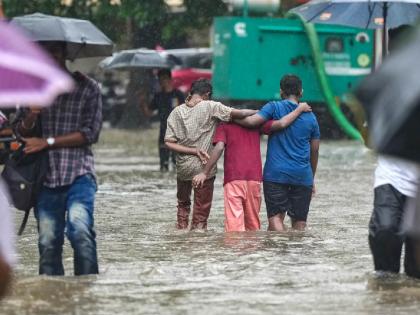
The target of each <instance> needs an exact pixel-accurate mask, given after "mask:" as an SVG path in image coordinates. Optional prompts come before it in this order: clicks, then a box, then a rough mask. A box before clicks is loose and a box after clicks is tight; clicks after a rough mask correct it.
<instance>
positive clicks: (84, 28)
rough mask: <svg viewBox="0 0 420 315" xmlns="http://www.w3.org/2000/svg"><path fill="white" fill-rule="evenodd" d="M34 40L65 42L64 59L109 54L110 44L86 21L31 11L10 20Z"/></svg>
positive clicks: (107, 39) (106, 38)
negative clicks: (31, 12) (28, 13)
mask: <svg viewBox="0 0 420 315" xmlns="http://www.w3.org/2000/svg"><path fill="white" fill-rule="evenodd" d="M11 23H13V24H15V25H18V26H19V27H20V28H22V29H23V30H24V31H25V32H26V33H27V34H28V36H29V38H31V39H32V40H34V41H39V42H49V41H54V42H55V41H58V42H65V43H66V58H67V59H70V60H74V59H76V58H84V57H100V56H109V55H111V54H112V49H113V43H112V41H111V40H110V39H109V38H108V37H107V36H106V35H105V34H104V33H102V32H101V31H100V30H99V29H98V28H97V27H96V26H95V25H93V24H92V23H91V22H89V21H87V20H80V19H72V18H64V17H59V16H52V15H45V14H41V13H34V14H30V15H23V16H19V17H15V18H13V19H12V21H11Z"/></svg>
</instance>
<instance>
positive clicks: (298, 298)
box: [0, 131, 420, 315]
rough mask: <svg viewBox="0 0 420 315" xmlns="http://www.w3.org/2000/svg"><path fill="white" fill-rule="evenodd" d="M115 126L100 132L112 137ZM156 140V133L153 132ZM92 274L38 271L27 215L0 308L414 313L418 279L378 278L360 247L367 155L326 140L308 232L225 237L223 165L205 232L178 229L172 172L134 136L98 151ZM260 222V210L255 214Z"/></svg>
mask: <svg viewBox="0 0 420 315" xmlns="http://www.w3.org/2000/svg"><path fill="white" fill-rule="evenodd" d="M109 134H112V131H111V132H108V135H109ZM153 141H155V140H153ZM96 156H97V170H98V175H99V178H100V186H99V192H98V195H97V212H96V227H97V232H98V250H99V259H100V260H99V262H100V271H101V274H100V275H99V276H90V277H78V278H75V277H73V276H70V275H71V274H72V258H71V250H70V248H69V245H68V243H66V249H65V253H66V255H65V257H66V258H65V267H66V271H67V274H69V276H66V277H39V276H38V275H37V268H38V265H37V260H38V253H37V245H36V240H37V235H36V229H35V222H34V221H35V220H34V219H31V220H30V224H29V226H28V228H27V230H26V231H25V234H24V236H23V237H21V238H20V239H19V243H18V250H19V254H20V262H19V265H18V266H17V279H16V283H15V287H14V289H13V293H12V296H11V297H9V298H8V299H7V300H5V301H3V302H2V305H1V306H0V314H19V315H20V314H77V315H78V314H81V315H87V314H110V315H115V314H274V313H277V314H418V313H419V312H420V282H417V281H414V280H410V279H407V278H405V277H404V276H403V275H401V276H397V277H395V278H394V279H388V280H383V279H382V280H381V279H377V278H376V277H375V276H374V274H373V273H372V262H371V257H370V253H369V249H368V245H367V223H368V219H369V215H370V211H371V204H372V179H373V178H372V174H373V168H374V162H375V158H374V156H373V155H372V154H371V153H370V152H369V151H368V150H366V149H365V148H364V147H363V146H361V145H359V144H356V143H353V142H349V141H339V142H325V143H323V144H322V148H321V154H320V163H319V168H318V169H319V170H318V174H317V190H318V194H317V197H316V199H314V201H313V204H312V210H311V212H310V217H309V229H308V231H307V232H305V233H292V232H289V233H286V234H276V233H268V232H265V231H261V232H258V233H242V234H241V233H238V234H225V233H224V232H223V198H222V186H221V179H222V176H221V173H220V172H219V177H218V179H217V182H216V187H217V188H216V190H215V197H214V206H213V210H212V213H211V217H210V220H209V227H210V230H209V231H208V232H207V233H199V232H194V233H187V232H180V231H177V230H175V228H174V222H175V213H176V209H175V189H176V183H175V176H174V174H173V173H170V174H163V175H162V174H161V173H159V172H158V171H157V170H158V159H157V157H154V156H153V155H152V154H150V153H149V154H144V148H141V146H137V144H134V145H133V144H132V143H128V144H127V145H123V146H121V145H120V146H119V147H118V148H111V147H109V146H106V145H102V146H98V147H97V148H96ZM261 218H262V222H264V225H263V229H264V230H265V229H266V215H265V206H263V209H262V213H261Z"/></svg>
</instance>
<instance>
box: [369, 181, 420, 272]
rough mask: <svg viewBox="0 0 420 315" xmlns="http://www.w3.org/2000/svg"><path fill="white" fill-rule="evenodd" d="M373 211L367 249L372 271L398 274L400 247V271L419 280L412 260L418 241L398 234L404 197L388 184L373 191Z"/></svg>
mask: <svg viewBox="0 0 420 315" xmlns="http://www.w3.org/2000/svg"><path fill="white" fill-rule="evenodd" d="M374 198H375V199H374V208H373V213H372V217H371V219H370V222H369V246H370V250H371V252H372V255H373V262H374V265H375V270H378V271H379V270H381V271H389V272H397V273H398V272H399V271H400V260H401V253H402V247H403V244H404V245H405V255H404V271H405V273H406V274H407V275H408V276H411V277H415V278H420V261H418V262H417V261H416V256H415V246H416V243H417V244H420V241H419V240H414V239H412V238H410V237H407V236H404V235H402V233H401V231H400V227H401V221H402V217H403V214H404V207H405V204H406V202H407V199H408V197H407V196H405V195H403V194H402V193H400V192H399V191H398V190H396V189H395V188H394V187H393V186H392V185H382V186H379V187H377V188H375V197H374Z"/></svg>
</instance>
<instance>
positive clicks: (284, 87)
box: [280, 74, 302, 97]
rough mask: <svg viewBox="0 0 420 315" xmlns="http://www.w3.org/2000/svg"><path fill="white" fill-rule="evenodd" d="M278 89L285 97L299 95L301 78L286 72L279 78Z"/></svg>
mask: <svg viewBox="0 0 420 315" xmlns="http://www.w3.org/2000/svg"><path fill="white" fill-rule="evenodd" d="M280 89H281V91H282V93H283V95H284V96H285V97H289V96H290V95H294V96H300V95H301V93H302V80H301V79H300V78H299V77H298V76H297V75H294V74H286V75H284V76H283V77H282V78H281V80H280Z"/></svg>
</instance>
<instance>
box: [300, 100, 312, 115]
mask: <svg viewBox="0 0 420 315" xmlns="http://www.w3.org/2000/svg"><path fill="white" fill-rule="evenodd" d="M298 109H299V110H300V111H301V112H302V113H303V112H312V107H311V106H309V104H308V103H306V102H303V103H299V105H298Z"/></svg>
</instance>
